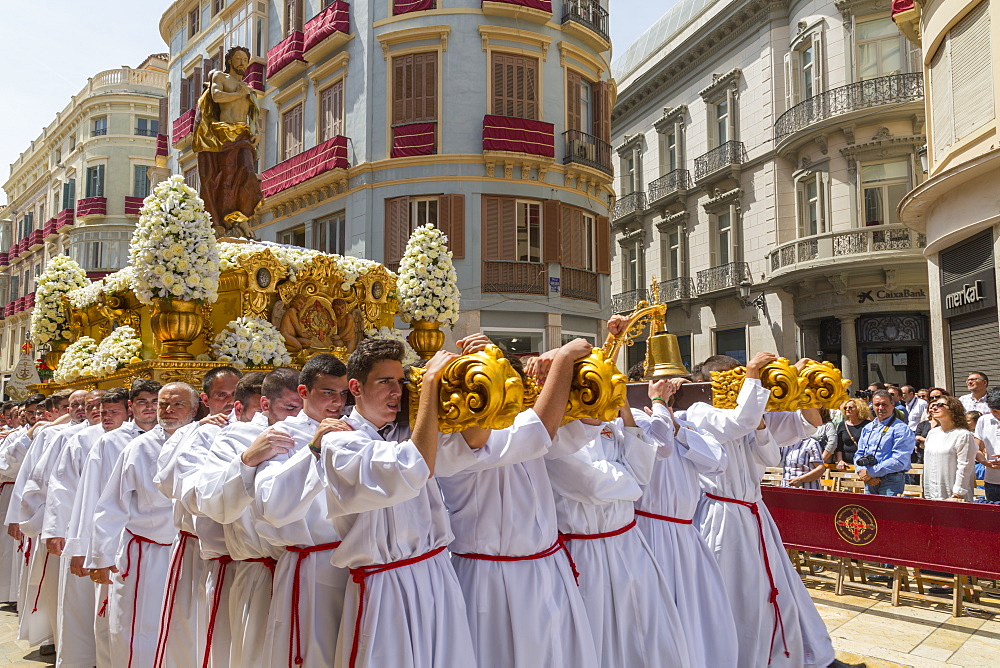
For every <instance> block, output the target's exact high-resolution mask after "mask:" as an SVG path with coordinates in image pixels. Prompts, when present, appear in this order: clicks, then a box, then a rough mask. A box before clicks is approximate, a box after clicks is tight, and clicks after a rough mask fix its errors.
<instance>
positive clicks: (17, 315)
mask: <svg viewBox="0 0 1000 668" xmlns="http://www.w3.org/2000/svg"><path fill="white" fill-rule="evenodd" d="M166 65H167V57H166V54H155V55H151V56H149V57H148V58H147V59H146V60H145V61H143V62H142V63H141V64H140V65H139V66H138V67H134V68H133V67H121V68H118V69H113V70H105V71H103V72H99V73H97V74H95V75H94V76H93V77H91V78H90V79H88V80H87V84H86V85H85V86H84V87H83V88H82V89H81V90H80V92H79V93H77V94H76V95H74V96H73V97H72V98H71V100H70V102H69V104H67V105H66V108H65V109H63V110H62V111H60V112H58V113H57V114H56V117H55V120H53V121H52V122H51V123H49V125H48V126H46V127H45V128H44V129H43V130H42V133H41V135H39V136H38V138H37V139H35V140H34V141H32V142H31V145H30V146H28V147H27V148H26V149H25V151H24V152H23V153H21V155H20V156H19V157H18V159H17V160H16V161H15V162H14V163H13V164H11V166H10V176H9V177H8V178H7V180H6V181H5V182H4V184H3V189H4V191H5V192H6V193H7V202H8V203H7V207H6V208H5V209H4V210H3V211H2V212H0V220H2V221H3V222H2V223H0V276H3V278H0V288H4V289H3V291H2V293H0V304H2V306H0V318H2V321H0V371H2V372H3V373H4V375H6V374H9V372H10V370H11V369H12V366H13V364H15V363H16V361H17V355H18V354H19V349H20V346H21V344H22V343H24V341H25V336H26V335H27V333H28V330H29V328H30V320H31V307H32V306H33V304H34V295H35V279H36V278H37V276H38V275H39V274H40V273H41V272H42V270H43V269H44V267H45V263H46V262H47V261H48V259H49V258H50V257H52V256H53V255H59V254H63V253H65V254H68V255H70V257H72V258H73V259H75V260H76V261H77V262H79V263H80V265H81V266H82V267H83V268H84V269H85V270H86V271H87V273H88V275H90V276H91V277H92V278H94V277H100V276H103V275H105V274H107V273H110V272H112V271H116V270H117V269H120V268H121V267H123V266H125V265H126V264H127V263H128V246H129V240H130V239H131V237H132V230H133V228H134V226H135V222H136V220H137V218H138V214H139V208H140V206H141V205H142V200H143V198H144V197H145V196H146V195H148V194H149V178H148V174H147V170H148V169H149V168H150V167H152V166H153V165H154V164H155V159H154V156H155V153H156V150H157V136H158V135H159V133H160V132H161V131H162V128H161V126H160V114H161V100H163V99H164V95H165V94H166V85H167V68H166ZM26 113H38V110H32V111H27V112H26ZM164 149H165V144H164Z"/></svg>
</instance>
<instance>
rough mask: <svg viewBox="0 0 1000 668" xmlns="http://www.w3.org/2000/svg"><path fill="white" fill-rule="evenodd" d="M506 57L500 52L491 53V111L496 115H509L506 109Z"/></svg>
mask: <svg viewBox="0 0 1000 668" xmlns="http://www.w3.org/2000/svg"><path fill="white" fill-rule="evenodd" d="M506 60H507V57H506V56H504V55H503V54H500V53H494V54H493V113H494V114H495V115H497V116H511V115H512V114H511V112H510V111H509V110H508V109H507V100H508V97H509V96H508V95H507V94H506V93H507V88H506V82H507V76H506V73H507V62H506Z"/></svg>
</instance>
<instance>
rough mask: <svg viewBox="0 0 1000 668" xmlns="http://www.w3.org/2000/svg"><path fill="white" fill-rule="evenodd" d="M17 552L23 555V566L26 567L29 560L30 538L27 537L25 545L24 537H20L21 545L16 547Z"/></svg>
mask: <svg viewBox="0 0 1000 668" xmlns="http://www.w3.org/2000/svg"><path fill="white" fill-rule="evenodd" d="M17 551H18V552H23V553H24V565H25V566H27V565H28V560H29V559H31V537H30V536H29V537H28V541H27V545H25V540H24V536H23V535H22V536H21V544H20V545H18V546H17Z"/></svg>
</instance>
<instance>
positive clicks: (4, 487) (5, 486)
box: [0, 482, 14, 494]
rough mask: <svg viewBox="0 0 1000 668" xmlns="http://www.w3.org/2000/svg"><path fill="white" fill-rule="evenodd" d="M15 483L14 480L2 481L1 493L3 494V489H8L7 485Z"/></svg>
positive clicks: (0, 484)
mask: <svg viewBox="0 0 1000 668" xmlns="http://www.w3.org/2000/svg"><path fill="white" fill-rule="evenodd" d="M13 484H14V483H13V482H0V494H3V491H4V490H5V489H7V485H13Z"/></svg>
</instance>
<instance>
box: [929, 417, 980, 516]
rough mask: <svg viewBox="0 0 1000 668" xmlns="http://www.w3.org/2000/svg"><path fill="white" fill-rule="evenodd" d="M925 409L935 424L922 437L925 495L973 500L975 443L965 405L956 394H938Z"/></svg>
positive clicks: (955, 499)
mask: <svg viewBox="0 0 1000 668" xmlns="http://www.w3.org/2000/svg"><path fill="white" fill-rule="evenodd" d="M928 410H929V411H930V414H931V417H933V418H934V419H935V420H937V423H938V426H936V427H934V428H933V429H931V431H930V433H929V434H927V440H926V441H924V498H925V499H939V500H948V501H972V490H973V487H974V486H975V484H976V475H975V470H976V452H977V450H978V447H977V445H976V439H975V438H974V437H973V436H972V432H970V431H969V428H968V427H969V425H968V422H967V421H966V418H965V408H964V407H963V406H962V402H961V401H959V400H958V399H956V398H955V397H941V398H940V399H937V400H936V401H933V402H932V403H931V405H930V406H929V407H928Z"/></svg>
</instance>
